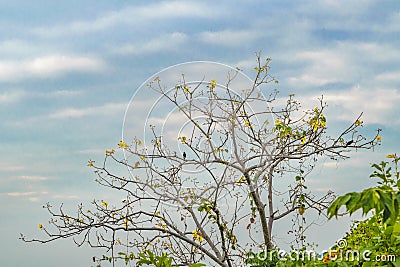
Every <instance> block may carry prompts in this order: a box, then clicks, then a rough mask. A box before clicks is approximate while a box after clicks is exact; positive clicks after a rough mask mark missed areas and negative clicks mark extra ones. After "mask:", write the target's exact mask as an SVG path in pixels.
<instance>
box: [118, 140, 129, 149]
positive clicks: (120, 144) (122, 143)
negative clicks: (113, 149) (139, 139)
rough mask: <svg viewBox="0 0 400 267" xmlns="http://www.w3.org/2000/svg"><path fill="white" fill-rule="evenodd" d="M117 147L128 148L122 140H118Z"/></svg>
mask: <svg viewBox="0 0 400 267" xmlns="http://www.w3.org/2000/svg"><path fill="white" fill-rule="evenodd" d="M118 147H119V148H124V149H127V148H129V146H128V144H127V143H125V142H124V141H122V140H121V141H119V143H118Z"/></svg>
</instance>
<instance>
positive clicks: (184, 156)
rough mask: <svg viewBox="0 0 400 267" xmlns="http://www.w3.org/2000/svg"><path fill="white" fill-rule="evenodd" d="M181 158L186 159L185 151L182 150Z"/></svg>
mask: <svg viewBox="0 0 400 267" xmlns="http://www.w3.org/2000/svg"><path fill="white" fill-rule="evenodd" d="M183 159H184V160H185V159H186V152H183Z"/></svg>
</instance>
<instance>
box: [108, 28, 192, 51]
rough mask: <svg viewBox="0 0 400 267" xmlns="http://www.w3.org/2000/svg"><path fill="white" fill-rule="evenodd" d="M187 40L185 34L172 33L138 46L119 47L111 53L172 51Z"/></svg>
mask: <svg viewBox="0 0 400 267" xmlns="http://www.w3.org/2000/svg"><path fill="white" fill-rule="evenodd" d="M187 39H188V37H187V35H186V34H184V33H180V32H174V33H171V34H167V35H163V36H161V37H158V38H154V39H151V40H149V41H146V42H142V43H140V44H139V43H137V44H126V45H120V46H118V47H117V48H114V49H113V51H114V53H117V54H122V55H124V54H131V55H143V54H149V53H153V52H166V51H174V50H178V49H179V48H180V47H182V45H183V44H185V43H186V41H187Z"/></svg>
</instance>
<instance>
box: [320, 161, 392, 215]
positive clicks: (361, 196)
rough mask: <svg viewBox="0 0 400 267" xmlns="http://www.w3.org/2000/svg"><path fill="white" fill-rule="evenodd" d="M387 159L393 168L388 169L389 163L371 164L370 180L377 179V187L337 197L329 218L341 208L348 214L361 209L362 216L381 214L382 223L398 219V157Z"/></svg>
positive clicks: (330, 209)
mask: <svg viewBox="0 0 400 267" xmlns="http://www.w3.org/2000/svg"><path fill="white" fill-rule="evenodd" d="M387 157H388V158H394V160H393V161H392V163H393V165H394V168H393V169H392V167H391V166H389V167H388V165H389V162H385V161H382V162H381V163H380V164H373V165H372V167H373V168H374V169H375V170H374V172H373V173H372V174H371V175H370V178H378V179H380V181H378V186H376V187H373V188H368V189H365V190H364V191H362V192H351V193H347V194H345V195H343V196H340V197H338V198H337V199H336V200H335V201H334V202H333V203H332V205H331V206H330V207H329V208H328V215H329V218H332V217H333V216H337V215H338V212H339V209H340V208H341V207H342V206H345V207H346V210H347V211H348V212H350V214H352V213H354V212H355V211H357V210H360V209H362V213H363V215H366V214H367V213H368V212H370V211H374V212H375V214H382V219H383V222H384V223H386V222H389V221H391V222H392V223H395V222H396V220H397V219H398V218H399V203H400V180H399V172H398V161H399V157H397V156H396V155H395V154H390V155H388V156H387Z"/></svg>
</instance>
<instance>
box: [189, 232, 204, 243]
mask: <svg viewBox="0 0 400 267" xmlns="http://www.w3.org/2000/svg"><path fill="white" fill-rule="evenodd" d="M192 235H193V238H194V240H195V241H197V242H201V241H202V240H203V237H202V236H201V234H199V233H198V232H197V231H196V230H193V231H192Z"/></svg>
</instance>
